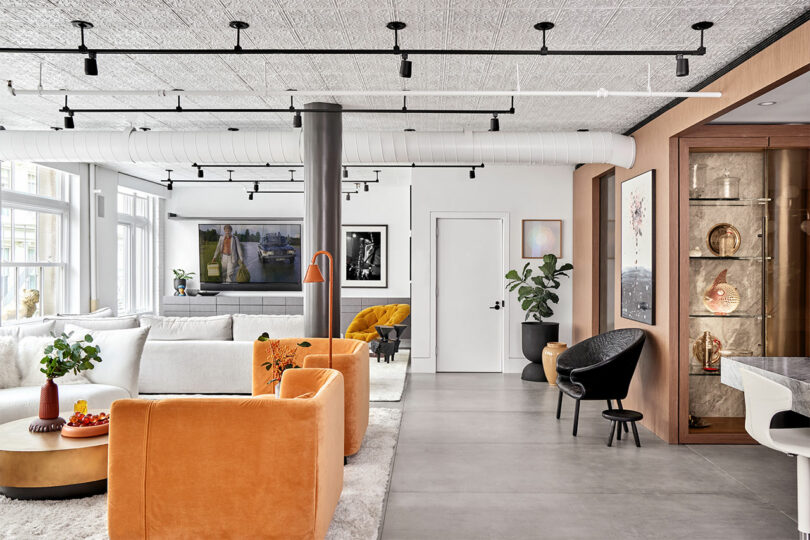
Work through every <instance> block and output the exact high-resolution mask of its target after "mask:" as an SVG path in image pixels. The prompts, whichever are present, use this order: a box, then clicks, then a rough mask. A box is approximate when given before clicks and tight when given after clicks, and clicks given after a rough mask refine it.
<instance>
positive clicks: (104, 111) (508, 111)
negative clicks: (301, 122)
mask: <svg viewBox="0 0 810 540" xmlns="http://www.w3.org/2000/svg"><path fill="white" fill-rule="evenodd" d="M177 100H178V104H177V107H175V108H174V109H166V108H144V109H69V112H73V113H74V114H115V113H117V114H129V113H148V114H159V113H251V114H252V113H283V112H290V109H283V108H249V109H240V108H227V107H220V108H199V109H189V108H183V107H181V106H180V97H179V96H178V97H177ZM60 110H62V109H60ZM294 111H295V112H296V113H305V114H309V113H336V114H338V113H346V114H485V115H488V116H490V115H493V114H515V110H514V109H512V108H510V109H503V110H496V109H408V108H407V107H403V108H401V109H341V110H334V109H294ZM63 112H66V111H63Z"/></svg>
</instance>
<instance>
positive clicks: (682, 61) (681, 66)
mask: <svg viewBox="0 0 810 540" xmlns="http://www.w3.org/2000/svg"><path fill="white" fill-rule="evenodd" d="M687 75H689V59H688V58H684V56H683V55H682V54H679V55H676V56H675V76H676V77H686V76H687Z"/></svg>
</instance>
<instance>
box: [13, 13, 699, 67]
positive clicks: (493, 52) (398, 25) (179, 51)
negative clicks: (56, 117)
mask: <svg viewBox="0 0 810 540" xmlns="http://www.w3.org/2000/svg"><path fill="white" fill-rule="evenodd" d="M72 24H73V25H74V26H75V27H77V28H79V29H80V31H81V39H82V42H81V45H79V47H77V48H59V47H0V54H83V55H89V56H90V58H92V60H93V63H95V58H96V56H97V55H229V54H241V55H247V54H253V55H256V54H258V55H268V56H272V55H396V56H400V57H401V58H402V61H403V62H409V61H408V60H407V57H408V56H414V55H446V56H452V55H456V56H482V55H486V56H676V55H683V56H703V55H705V54H706V47H705V45H704V35H703V33H704V31H705V30H708V29H709V28H711V27H712V23H710V22H708V21H701V22H698V23H695V24H693V25H692V29H693V30H696V31H699V32H700V46H698V48H696V49H670V50H661V49H642V50H627V49H619V50H597V49H573V50H555V49H549V48H548V47H547V46H546V32H547V31H549V30H551V29H552V28H554V24H553V23H551V22H540V23H537V24H535V25H534V28H535V29H536V30H539V31H541V32H542V34H543V42H542V46H541V48H540V49H403V48H400V46H399V30H402V29H404V28H405V27H406V26H407V25H406V24H405V23H403V22H400V21H392V22H390V23H388V24H387V25H386V27H387V28H389V29H391V30H394V47H393V48H390V49H346V48H343V49H323V48H310V49H307V48H294V49H268V48H260V49H243V48H242V46H241V43H240V38H241V31H242V30H243V29H246V28H248V27H249V26H250V25H249V24H248V23H246V22H243V21H231V22H230V23H229V24H228V26H229V27H231V28H234V29H236V46H235V47H233V48H232V49H228V48H209V49H183V48H175V49H147V48H89V47H87V46H86V44H85V43H84V31H85V29H90V28H93V24H92V23H90V22H87V21H73V22H72ZM90 74H91V73H88V75H90ZM93 74H96V73H93ZM408 75H410V73H408Z"/></svg>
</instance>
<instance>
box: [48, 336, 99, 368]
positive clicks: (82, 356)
mask: <svg viewBox="0 0 810 540" xmlns="http://www.w3.org/2000/svg"><path fill="white" fill-rule="evenodd" d="M72 335H73V332H71V333H70V334H65V333H64V332H62V335H61V336H59V337H56V338H55V339H54V340H53V343H52V344H51V345H48V346H47V347H45V349H44V350H43V351H42V352H43V353H44V355H45V356H43V357H42V360H40V361H39V363H40V364H44V367H42V368H40V371H41V372H42V373H44V374H45V376H46V377H47V378H49V379H56V378H59V377H62V376H64V375H67V374H68V373H70V372H73V373H74V374H78V373H79V372H80V371H86V370H88V369H93V368H94V367H95V366H94V365H93V362H101V357H100V356H99V353H100V352H101V347H99V346H98V345H93V344H92V343H93V336H91V335H90V334H87V335H85V336H84V339H78V340H75V341H73V340H71V339H70V338H71V336H72Z"/></svg>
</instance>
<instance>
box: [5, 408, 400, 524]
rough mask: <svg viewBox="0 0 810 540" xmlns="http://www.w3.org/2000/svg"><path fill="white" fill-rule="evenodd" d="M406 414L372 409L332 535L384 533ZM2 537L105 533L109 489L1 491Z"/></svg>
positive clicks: (351, 460)
mask: <svg viewBox="0 0 810 540" xmlns="http://www.w3.org/2000/svg"><path fill="white" fill-rule="evenodd" d="M156 397H165V396H156ZM401 420H402V411H401V410H399V409H384V408H372V409H370V411H369V424H368V430H367V431H366V437H365V439H364V440H363V446H362V447H361V449H360V451H359V452H358V453H357V454H355V455H354V456H351V457H350V458H349V463H348V465H346V467H345V468H344V473H343V492H342V493H341V495H340V501H339V502H338V506H337V509H336V510H335V515H334V517H333V518H332V524H331V525H330V527H329V532H328V534H327V536H326V537H327V538H330V539H336V540H344V539H345V540H348V539H351V540H355V539H367V540H376V539H377V538H379V536H380V527H381V526H382V517H383V511H384V508H385V499H386V497H387V494H388V484H389V482H390V478H391V468H392V467H393V464H394V451H395V449H396V444H397V438H398V437H399V424H400V421H401ZM0 538H4V539H5V538H8V539H14V540H28V539H30V538H47V539H55V540H57V539H58V540H74V539H75V540H79V539H81V540H103V539H106V538H107V495H106V494H105V495H96V496H94V497H85V498H82V499H68V500H63V501H18V500H13V499H9V498H7V497H4V496H2V495H0Z"/></svg>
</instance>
